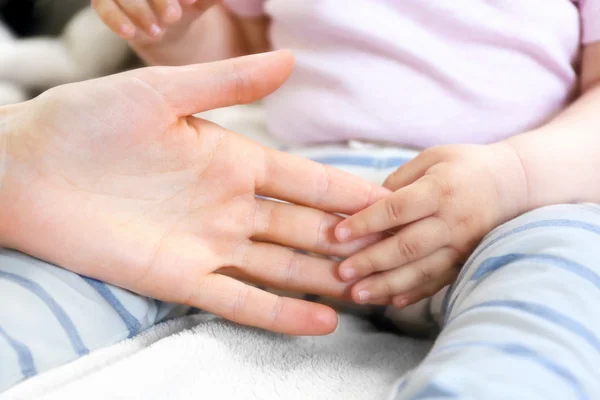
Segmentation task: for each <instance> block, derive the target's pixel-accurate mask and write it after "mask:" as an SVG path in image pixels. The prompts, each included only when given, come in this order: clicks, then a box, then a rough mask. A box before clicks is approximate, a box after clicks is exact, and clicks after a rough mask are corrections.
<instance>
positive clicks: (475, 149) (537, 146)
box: [336, 44, 600, 307]
mask: <svg viewBox="0 0 600 400" xmlns="http://www.w3.org/2000/svg"><path fill="white" fill-rule="evenodd" d="M581 77H582V79H581V84H580V91H581V93H582V95H581V96H580V97H579V98H578V99H577V101H575V102H574V103H573V104H572V105H571V106H569V107H568V108H567V109H565V110H564V111H563V112H562V113H561V114H560V115H558V116H557V117H556V118H555V119H554V120H552V121H550V122H549V123H548V124H546V125H545V126H542V127H540V128H538V129H535V130H532V131H530V132H527V133H524V134H521V135H518V136H514V137H512V138H510V139H508V140H505V141H502V142H500V143H495V144H491V145H454V146H440V147H434V148H431V149H428V150H426V151H424V152H423V153H421V154H420V155H419V156H418V157H416V158H415V159H414V160H412V161H411V162H408V163H407V164H405V165H403V166H402V167H401V168H399V169H398V170H397V171H396V172H395V173H394V174H392V175H391V176H390V177H389V178H388V179H387V181H386V183H385V184H384V186H386V187H387V188H388V189H392V190H394V191H395V192H394V193H393V194H392V195H390V196H389V197H387V198H386V199H383V200H380V201H379V202H378V203H376V204H374V205H373V206H371V207H369V208H367V209H366V210H364V211H362V212H359V213H358V214H356V215H354V216H351V217H349V218H348V219H346V220H345V221H344V222H342V223H340V224H339V225H338V226H337V228H336V236H337V238H338V239H339V240H340V241H348V240H352V239H355V238H358V237H362V236H364V235H366V234H369V233H373V232H381V231H387V232H388V233H389V234H390V237H388V238H387V239H385V240H383V241H381V242H379V243H376V244H374V245H372V246H370V247H369V248H367V249H365V250H363V251H361V252H359V253H357V254H355V255H354V256H352V257H350V258H348V259H347V260H345V261H344V262H343V263H342V264H341V265H340V271H339V272H340V276H341V277H342V278H343V279H345V280H347V281H351V280H359V281H358V283H356V284H355V285H354V287H353V289H352V296H353V298H354V300H355V301H358V302H362V303H367V302H368V303H373V302H378V303H381V302H389V303H393V304H394V305H396V306H397V307H404V306H406V305H408V304H412V303H415V302H416V301H418V300H420V299H422V298H424V297H428V296H431V295H433V294H435V293H436V292H437V291H439V290H440V289H441V288H443V287H444V286H446V285H447V284H449V283H450V282H452V281H453V280H454V279H455V277H456V274H457V272H458V268H457V267H459V266H460V265H461V264H462V263H463V262H464V260H465V259H466V258H467V257H468V256H469V255H470V254H471V252H472V250H473V249H474V247H475V246H476V245H477V244H478V243H479V241H480V240H481V239H482V238H483V236H484V235H486V234H487V233H488V232H490V231H491V230H492V229H493V228H494V227H496V226H498V225H500V224H502V223H504V222H506V221H508V220H511V219H513V218H515V217H517V216H518V215H520V214H523V213H524V212H526V211H528V210H532V209H535V208H538V207H542V206H545V205H551V204H561V203H573V202H600V182H599V181H598V177H597V175H596V173H597V171H600V135H599V134H598V131H599V130H600V45H599V44H594V45H589V46H587V47H586V48H585V49H584V50H583V65H582V74H581ZM363 278H364V279H363Z"/></svg>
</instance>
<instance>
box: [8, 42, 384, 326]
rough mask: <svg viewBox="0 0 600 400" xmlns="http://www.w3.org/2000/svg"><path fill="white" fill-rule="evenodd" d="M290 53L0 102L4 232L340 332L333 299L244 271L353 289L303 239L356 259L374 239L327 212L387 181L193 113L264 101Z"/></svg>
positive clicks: (94, 267) (254, 313) (170, 291)
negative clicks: (330, 304)
mask: <svg viewBox="0 0 600 400" xmlns="http://www.w3.org/2000/svg"><path fill="white" fill-rule="evenodd" d="M292 65H293V59H292V57H291V55H290V53H288V52H275V53H268V54H263V55H258V56H249V57H244V58H239V59H234V60H228V61H222V62H218V63H211V64H204V65H195V66H187V67H152V68H145V69H140V70H136V71H131V72H127V73H123V74H120V75H114V76H111V77H107V78H102V79H97V80H93V81H87V82H83V83H77V84H72V85H67V86H62V87H58V88H55V89H52V90H50V91H48V92H46V93H45V94H43V95H42V96H40V97H38V98H36V99H35V100H33V101H31V102H27V103H23V104H20V105H15V106H13V107H10V108H2V109H0V118H1V121H2V122H3V123H4V124H3V125H0V130H2V131H3V132H0V133H1V134H2V135H4V138H5V139H6V141H5V142H6V146H5V150H6V152H7V161H6V168H5V169H6V173H5V176H4V178H3V179H2V180H0V184H1V190H0V239H1V240H2V243H0V244H1V245H3V246H5V247H11V248H15V249H18V250H20V251H23V252H26V253H28V254H31V255H33V256H37V257H39V258H42V259H45V260H47V261H50V262H53V263H56V264H58V265H61V266H63V267H65V268H68V269H70V270H72V271H75V272H77V273H80V274H82V275H86V276H91V277H94V278H96V279H100V280H103V281H106V282H109V283H112V284H115V285H117V286H121V287H124V288H126V289H129V290H132V291H134V292H137V293H140V294H143V295H146V296H151V297H155V298H158V299H161V300H165V301H173V302H178V303H183V304H188V305H191V306H196V307H199V308H202V309H204V310H206V311H209V312H213V313H215V314H218V315H221V316H223V317H225V318H228V319H231V320H233V321H236V322H239V323H243V324H248V325H253V326H257V327H262V328H266V329H269V330H273V331H278V332H285V333H292V334H323V333H328V332H331V331H332V330H333V329H334V328H335V326H336V321H337V319H336V316H335V313H334V312H333V310H331V309H329V308H327V307H325V306H323V305H319V304H313V303H308V302H305V301H302V300H296V299H291V298H282V297H278V296H276V295H274V294H271V293H268V292H265V291H262V290H260V289H257V288H254V287H252V286H249V285H246V284H244V283H242V282H241V281H239V280H238V279H234V277H235V278H241V279H244V280H248V281H252V282H255V283H260V284H265V285H267V286H271V287H275V288H283V289H289V290H295V291H308V292H311V293H315V294H324V295H333V296H338V297H339V296H343V294H344V292H345V291H346V289H347V284H345V283H342V282H341V281H340V280H338V278H337V272H336V268H337V265H336V263H335V262H333V261H330V260H327V259H323V258H318V257H312V256H309V255H305V254H300V253H297V252H294V251H292V250H290V249H289V248H290V247H291V248H299V249H304V250H307V251H313V252H318V253H321V254H327V255H337V256H344V255H347V254H350V253H351V252H354V251H356V250H358V249H359V248H361V247H363V246H365V245H366V244H368V243H369V242H372V240H374V238H373V237H371V238H367V239H363V240H361V241H357V242H353V243H348V244H339V243H336V241H335V239H334V235H333V229H334V227H335V225H336V224H337V223H339V222H340V217H337V216H335V215H332V214H329V213H331V212H335V213H346V214H349V213H354V212H356V211H358V210H360V209H362V208H364V207H366V206H368V205H370V204H372V203H373V202H374V201H376V200H378V199H379V198H381V196H383V195H385V194H386V193H387V192H386V191H385V190H384V189H381V188H378V187H375V186H372V185H370V184H368V183H365V182H363V181H361V180H359V179H358V178H354V177H352V176H350V175H347V174H344V173H342V172H340V171H337V170H335V169H332V168H329V167H325V166H322V165H319V164H316V163H313V162H310V161H307V160H302V159H300V158H296V157H294V156H291V155H287V154H284V153H280V152H278V151H275V150H271V149H267V148H264V147H262V146H260V145H258V144H256V143H253V142H251V141H249V140H247V139H245V138H243V137H241V136H239V135H236V134H233V133H231V132H228V131H226V130H225V129H223V128H221V127H219V126H217V125H214V124H212V123H210V122H208V121H204V120H201V119H198V118H195V117H192V116H190V115H192V114H194V113H198V112H201V111H204V110H208V109H213V108H217V107H223V106H228V105H232V104H239V103H247V102H250V101H254V100H256V99H259V98H261V97H263V96H265V95H267V94H269V93H270V92H272V91H273V90H275V89H277V87H279V86H280V85H281V84H282V83H283V82H284V81H285V80H286V79H287V77H288V75H289V73H290V71H291V69H292ZM256 195H259V196H262V197H263V198H261V197H256ZM264 197H274V198H278V199H281V200H285V201H288V202H291V203H294V204H288V203H282V202H275V201H269V200H266V199H265V198H264Z"/></svg>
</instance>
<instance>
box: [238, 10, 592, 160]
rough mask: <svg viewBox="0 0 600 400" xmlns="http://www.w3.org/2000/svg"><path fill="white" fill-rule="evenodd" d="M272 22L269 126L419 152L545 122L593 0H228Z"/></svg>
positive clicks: (571, 70) (569, 77) (560, 96)
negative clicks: (283, 69) (283, 71)
mask: <svg viewBox="0 0 600 400" xmlns="http://www.w3.org/2000/svg"><path fill="white" fill-rule="evenodd" d="M227 3H228V6H229V7H230V8H231V9H232V10H233V11H234V12H236V13H238V14H239V15H242V16H257V15H260V14H262V13H263V12H264V13H266V14H268V15H269V16H270V17H271V18H272V26H271V41H272V43H273V46H274V48H276V49H283V48H288V49H291V50H293V51H294V54H295V56H296V67H295V69H294V72H293V74H292V77H291V78H290V80H289V81H288V82H287V83H286V84H285V85H284V87H283V88H282V89H280V90H279V91H277V92H276V93H275V94H273V95H271V96H270V97H269V98H268V99H267V100H266V110H267V113H268V114H267V115H268V121H269V125H270V129H271V131H272V133H273V134H274V135H276V136H278V137H279V138H281V139H283V140H285V141H287V142H291V143H301V144H312V143H320V142H335V141H341V140H349V139H360V140H372V141H386V142H395V143H399V144H401V145H405V146H411V147H417V148H424V147H429V146H433V145H439V144H445V143H489V142H493V141H497V140H499V139H503V138H506V137H508V136H512V135H514V134H517V133H521V132H523V131H526V130H529V129H531V128H535V127H537V126H539V125H540V124H543V123H544V122H545V121H547V120H548V119H549V118H551V117H552V116H553V115H554V114H556V113H557V112H558V111H559V110H561V109H562V108H563V107H564V106H565V105H566V104H567V103H568V101H569V99H570V98H571V96H572V94H573V91H574V88H575V84H576V80H577V73H576V69H575V67H574V64H575V62H576V60H577V58H578V56H579V49H580V45H581V44H582V43H583V44H584V45H585V44H588V43H591V42H594V41H597V40H600V0H580V1H578V2H573V1H570V0H470V1H460V0H267V1H264V0H227Z"/></svg>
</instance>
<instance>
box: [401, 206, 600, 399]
mask: <svg viewBox="0 0 600 400" xmlns="http://www.w3.org/2000/svg"><path fill="white" fill-rule="evenodd" d="M423 304H427V305H428V306H427V307H426V308H428V311H429V313H430V314H429V316H430V319H433V320H435V319H436V316H439V317H440V318H441V319H442V320H443V321H441V323H442V326H443V328H442V331H441V333H440V335H439V336H438V338H437V341H436V344H435V346H434V348H433V349H432V351H431V353H430V354H429V355H428V356H427V358H426V359H425V360H424V361H423V362H422V363H421V365H420V366H419V367H417V368H416V369H415V370H414V371H412V372H411V373H410V374H408V375H407V376H405V377H403V378H402V379H401V381H399V384H398V386H397V388H396V392H395V393H394V397H393V398H395V399H434V398H435V399H438V398H461V399H503V400H504V399H528V400H534V399H540V400H541V399H544V400H548V399H561V400H567V399H591V398H594V397H595V396H597V393H600V381H599V380H598V377H597V368H598V365H600V313H598V311H597V307H598V304H600V206H596V205H561V206H552V207H545V208H542V209H538V210H535V211H533V212H530V213H528V214H525V215H523V216H521V217H519V218H517V219H515V220H513V221H511V222H509V223H507V224H505V225H503V226H501V227H500V228H498V229H496V230H495V231H494V232H492V233H491V234H490V235H488V236H487V237H486V238H485V239H484V240H483V242H482V243H481V244H480V246H479V248H478V249H477V250H476V251H475V252H474V254H473V255H472V257H471V258H470V259H469V261H468V262H467V263H466V265H465V266H464V268H463V270H462V271H461V274H460V277H459V279H458V280H457V282H456V283H455V284H454V285H452V287H450V288H449V289H448V290H446V291H445V293H442V294H440V295H436V296H434V298H433V299H430V301H429V302H428V303H423ZM595 394H596V395H595Z"/></svg>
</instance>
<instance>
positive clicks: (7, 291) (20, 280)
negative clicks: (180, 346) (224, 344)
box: [0, 250, 173, 392]
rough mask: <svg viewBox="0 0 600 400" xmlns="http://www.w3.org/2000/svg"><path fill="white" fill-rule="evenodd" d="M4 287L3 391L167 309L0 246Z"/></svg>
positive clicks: (0, 319) (129, 332)
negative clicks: (0, 248) (1, 248)
mask: <svg viewBox="0 0 600 400" xmlns="http://www.w3.org/2000/svg"><path fill="white" fill-rule="evenodd" d="M0 293H1V295H2V301H1V302H0V392H2V391H3V390H6V389H8V388H9V387H11V386H12V385H14V384H16V383H18V382H19V381H21V380H23V379H26V378H29V377H31V376H34V375H36V374H37V373H39V372H42V371H45V370H48V369H50V368H53V367H56V366H59V365H62V364H65V363H67V362H69V361H72V360H74V359H76V358H78V357H81V356H83V355H85V354H87V353H89V352H90V351H91V350H94V349H98V348H101V347H105V346H108V345H110V344H113V343H116V342H118V341H120V340H122V339H126V338H128V337H132V336H133V335H136V334H137V333H138V332H140V331H141V330H142V329H145V328H148V327H150V326H152V325H154V324H155V323H156V322H158V320H159V319H160V318H161V317H163V316H164V315H165V310H161V309H160V307H162V303H157V302H155V301H154V300H151V299H147V298H144V297H141V296H138V295H135V294H133V293H131V292H128V291H126V290H123V289H120V288H117V287H114V286H111V285H107V284H105V283H102V282H99V281H96V280H93V279H89V278H84V277H81V276H79V275H77V274H74V273H71V272H69V271H66V270H64V269H61V268H58V267H56V266H54V265H50V264H47V263H45V262H43V261H40V260H37V259H34V258H31V257H28V256H26V255H23V254H20V253H17V252H14V251H10V250H0ZM165 306H166V307H167V308H173V307H172V306H171V305H165Z"/></svg>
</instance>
